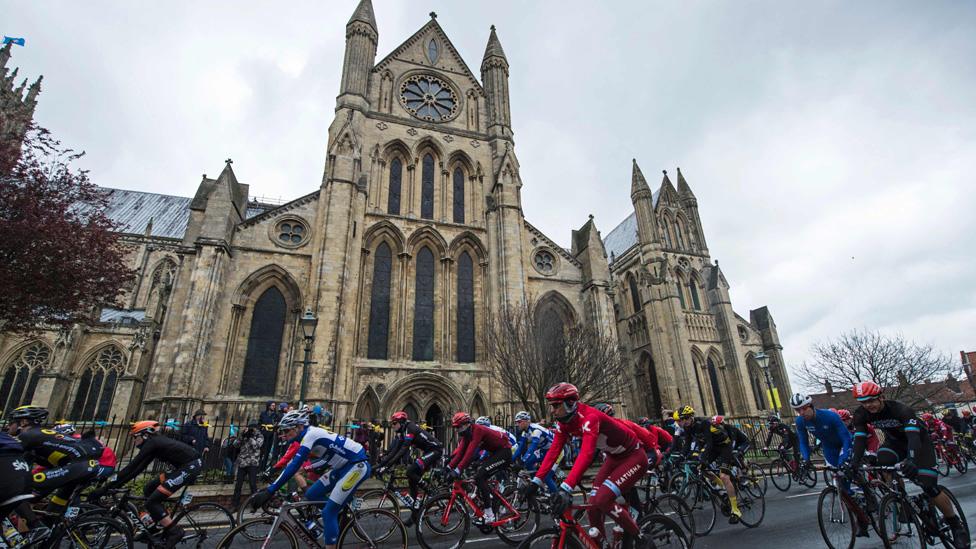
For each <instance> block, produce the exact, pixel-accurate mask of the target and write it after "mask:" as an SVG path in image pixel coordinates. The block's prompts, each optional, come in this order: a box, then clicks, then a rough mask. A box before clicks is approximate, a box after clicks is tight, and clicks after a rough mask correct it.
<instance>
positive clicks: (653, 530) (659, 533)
mask: <svg viewBox="0 0 976 549" xmlns="http://www.w3.org/2000/svg"><path fill="white" fill-rule="evenodd" d="M637 526H638V527H639V528H640V533H641V536H642V537H643V538H644V546H645V547H654V548H655V549H668V548H674V549H686V548H687V547H689V546H690V544H689V542H688V538H687V537H685V533H684V531H683V530H682V529H681V526H679V525H678V523H677V522H675V521H674V520H672V519H670V518H668V517H666V516H664V515H648V516H646V517H644V518H643V519H641V521H640V523H639V524H638V525H637Z"/></svg>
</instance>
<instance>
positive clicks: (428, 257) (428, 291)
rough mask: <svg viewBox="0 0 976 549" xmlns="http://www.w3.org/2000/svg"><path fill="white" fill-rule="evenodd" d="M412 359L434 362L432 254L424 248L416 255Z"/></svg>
mask: <svg viewBox="0 0 976 549" xmlns="http://www.w3.org/2000/svg"><path fill="white" fill-rule="evenodd" d="M413 359H414V360H434V254H433V253H431V251H430V249H428V248H427V247H426V246H425V247H423V248H421V249H420V252H418V253H417V278H416V291H415V293H414V305H413Z"/></svg>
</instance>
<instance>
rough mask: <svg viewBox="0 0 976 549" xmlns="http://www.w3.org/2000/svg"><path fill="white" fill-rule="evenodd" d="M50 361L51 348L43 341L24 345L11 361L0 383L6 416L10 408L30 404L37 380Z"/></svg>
mask: <svg viewBox="0 0 976 549" xmlns="http://www.w3.org/2000/svg"><path fill="white" fill-rule="evenodd" d="M50 363H51V349H50V348H49V347H48V346H47V345H44V344H43V343H41V342H36V343H32V344H30V345H28V346H27V347H24V349H23V350H22V351H21V352H20V353H18V354H17V356H16V357H15V358H14V359H13V361H11V363H10V364H9V365H8V366H7V371H6V373H4V375H3V382H2V384H0V406H3V408H2V410H3V415H4V417H7V412H9V411H10V410H13V409H14V408H16V407H18V406H23V405H25V404H30V402H31V400H33V399H34V390H35V389H36V388H37V382H38V380H39V379H40V377H41V374H42V373H43V372H44V368H46V367H47V366H48V364H50Z"/></svg>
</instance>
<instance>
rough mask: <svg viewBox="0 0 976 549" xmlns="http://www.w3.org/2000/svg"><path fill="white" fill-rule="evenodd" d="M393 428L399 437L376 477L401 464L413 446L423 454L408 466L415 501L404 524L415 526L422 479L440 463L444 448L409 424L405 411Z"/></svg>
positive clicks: (393, 418) (394, 419)
mask: <svg viewBox="0 0 976 549" xmlns="http://www.w3.org/2000/svg"><path fill="white" fill-rule="evenodd" d="M390 425H391V426H392V427H393V430H394V432H395V433H396V438H394V439H393V444H392V445H391V446H390V449H389V451H388V452H387V453H386V456H384V457H383V459H382V460H380V463H379V466H378V467H377V468H376V474H377V476H378V475H382V474H383V473H384V472H385V471H386V470H387V469H388V468H390V467H392V466H394V465H396V464H397V463H399V462H400V459H401V458H403V456H405V455H407V452H409V451H410V447H411V446H413V447H415V448H417V449H418V450H420V451H421V452H423V455H422V456H420V457H419V458H417V459H416V460H414V461H413V462H412V463H411V464H410V465H408V466H407V482H408V483H409V484H410V497H411V498H413V507H412V508H411V509H410V518H408V519H407V520H405V521H404V522H403V523H404V525H406V526H412V525H413V523H414V521H415V520H416V518H417V512H418V511H420V500H418V499H417V491H418V487H419V485H420V478H421V477H422V476H424V472H425V471H427V470H428V469H430V468H431V467H434V466H436V465H437V464H438V463H440V461H441V456H442V455H443V453H444V446H443V445H442V444H441V443H440V441H439V440H437V439H436V438H434V437H433V435H431V434H430V433H428V432H427V431H425V430H423V429H421V428H420V426H419V425H417V424H416V423H414V422H412V421H410V420H409V419H408V418H407V413H406V412H404V411H399V412H394V413H393V415H392V416H390Z"/></svg>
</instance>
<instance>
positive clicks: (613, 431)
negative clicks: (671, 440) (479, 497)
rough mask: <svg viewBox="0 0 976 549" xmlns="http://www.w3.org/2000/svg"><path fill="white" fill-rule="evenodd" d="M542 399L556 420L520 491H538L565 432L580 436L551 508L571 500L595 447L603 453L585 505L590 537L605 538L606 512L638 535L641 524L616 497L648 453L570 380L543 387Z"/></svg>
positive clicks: (633, 480)
mask: <svg viewBox="0 0 976 549" xmlns="http://www.w3.org/2000/svg"><path fill="white" fill-rule="evenodd" d="M546 402H548V403H549V409H550V410H551V412H552V415H553V416H554V418H555V420H556V422H557V423H556V432H555V434H554V435H553V440H552V446H550V447H549V451H548V452H546V457H545V458H544V459H543V460H542V465H541V466H540V467H539V470H538V471H536V473H535V478H533V479H532V484H529V485H528V486H526V488H525V495H526V496H528V497H531V496H532V495H533V494H535V492H537V491H538V490H539V488H540V487H541V486H542V484H543V479H545V477H546V475H548V474H549V472H550V471H551V470H552V467H553V465H555V463H556V460H557V458H558V457H559V453H560V452H561V451H562V449H563V446H565V445H566V444H567V443H568V442H569V440H570V437H573V436H579V437H580V438H581V439H582V444H581V446H580V451H579V455H578V456H577V457H576V461H575V462H574V463H573V468H572V469H571V470H570V471H569V475H568V476H567V477H566V480H564V481H563V482H562V483H561V484H560V485H559V490H557V491H556V493H555V494H554V495H553V496H552V511H553V513H554V514H556V515H561V514H562V513H563V511H565V510H566V509H567V508H568V507H569V506H570V504H572V502H573V495H572V493H573V489H574V488H575V487H576V486H577V485H578V484H579V482H580V480H582V478H583V473H585V472H586V470H587V468H588V467H589V466H590V464H591V463H593V458H594V457H595V455H596V450H597V449H599V450H602V451H603V452H604V456H605V458H604V461H603V464H602V465H601V466H600V469H599V470H598V471H597V473H596V476H595V477H594V479H593V486H594V488H595V493H592V496H591V498H590V501H589V503H590V504H591V506H590V507H589V509H587V515H588V518H589V521H590V531H591V532H592V533H594V534H595V537H598V538H603V539H605V532H604V524H603V519H604V516H605V515H606V514H607V513H609V514H610V516H611V517H613V519H614V521H616V522H617V524H619V525H620V526H621V527H622V528H623V529H624V531H625V532H626V533H627V534H628V535H630V536H633V537H635V538H640V529H639V528H638V526H637V523H636V522H635V521H634V517H633V516H632V515H631V514H630V511H629V510H628V509H627V508H626V507H625V506H623V505H619V504H617V503H616V499H617V498H618V497H620V496H622V495H623V494H626V493H627V492H629V491H630V489H631V488H633V487H634V486H635V485H636V484H637V482H638V481H639V480H640V479H641V478H643V476H644V473H645V472H646V470H647V454H646V453H644V449H643V448H641V445H640V441H639V440H638V439H637V437H636V436H634V433H633V432H632V431H631V430H630V429H629V428H627V426H625V425H623V424H622V423H620V422H619V421H617V420H615V419H613V418H611V417H610V416H608V415H606V414H604V413H603V412H600V411H599V410H597V409H596V408H594V407H592V406H587V405H586V404H583V403H581V402H580V401H579V390H578V389H577V388H576V386H575V385H573V384H571V383H557V384H556V385H554V386H552V387H550V388H549V390H548V391H546Z"/></svg>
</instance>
